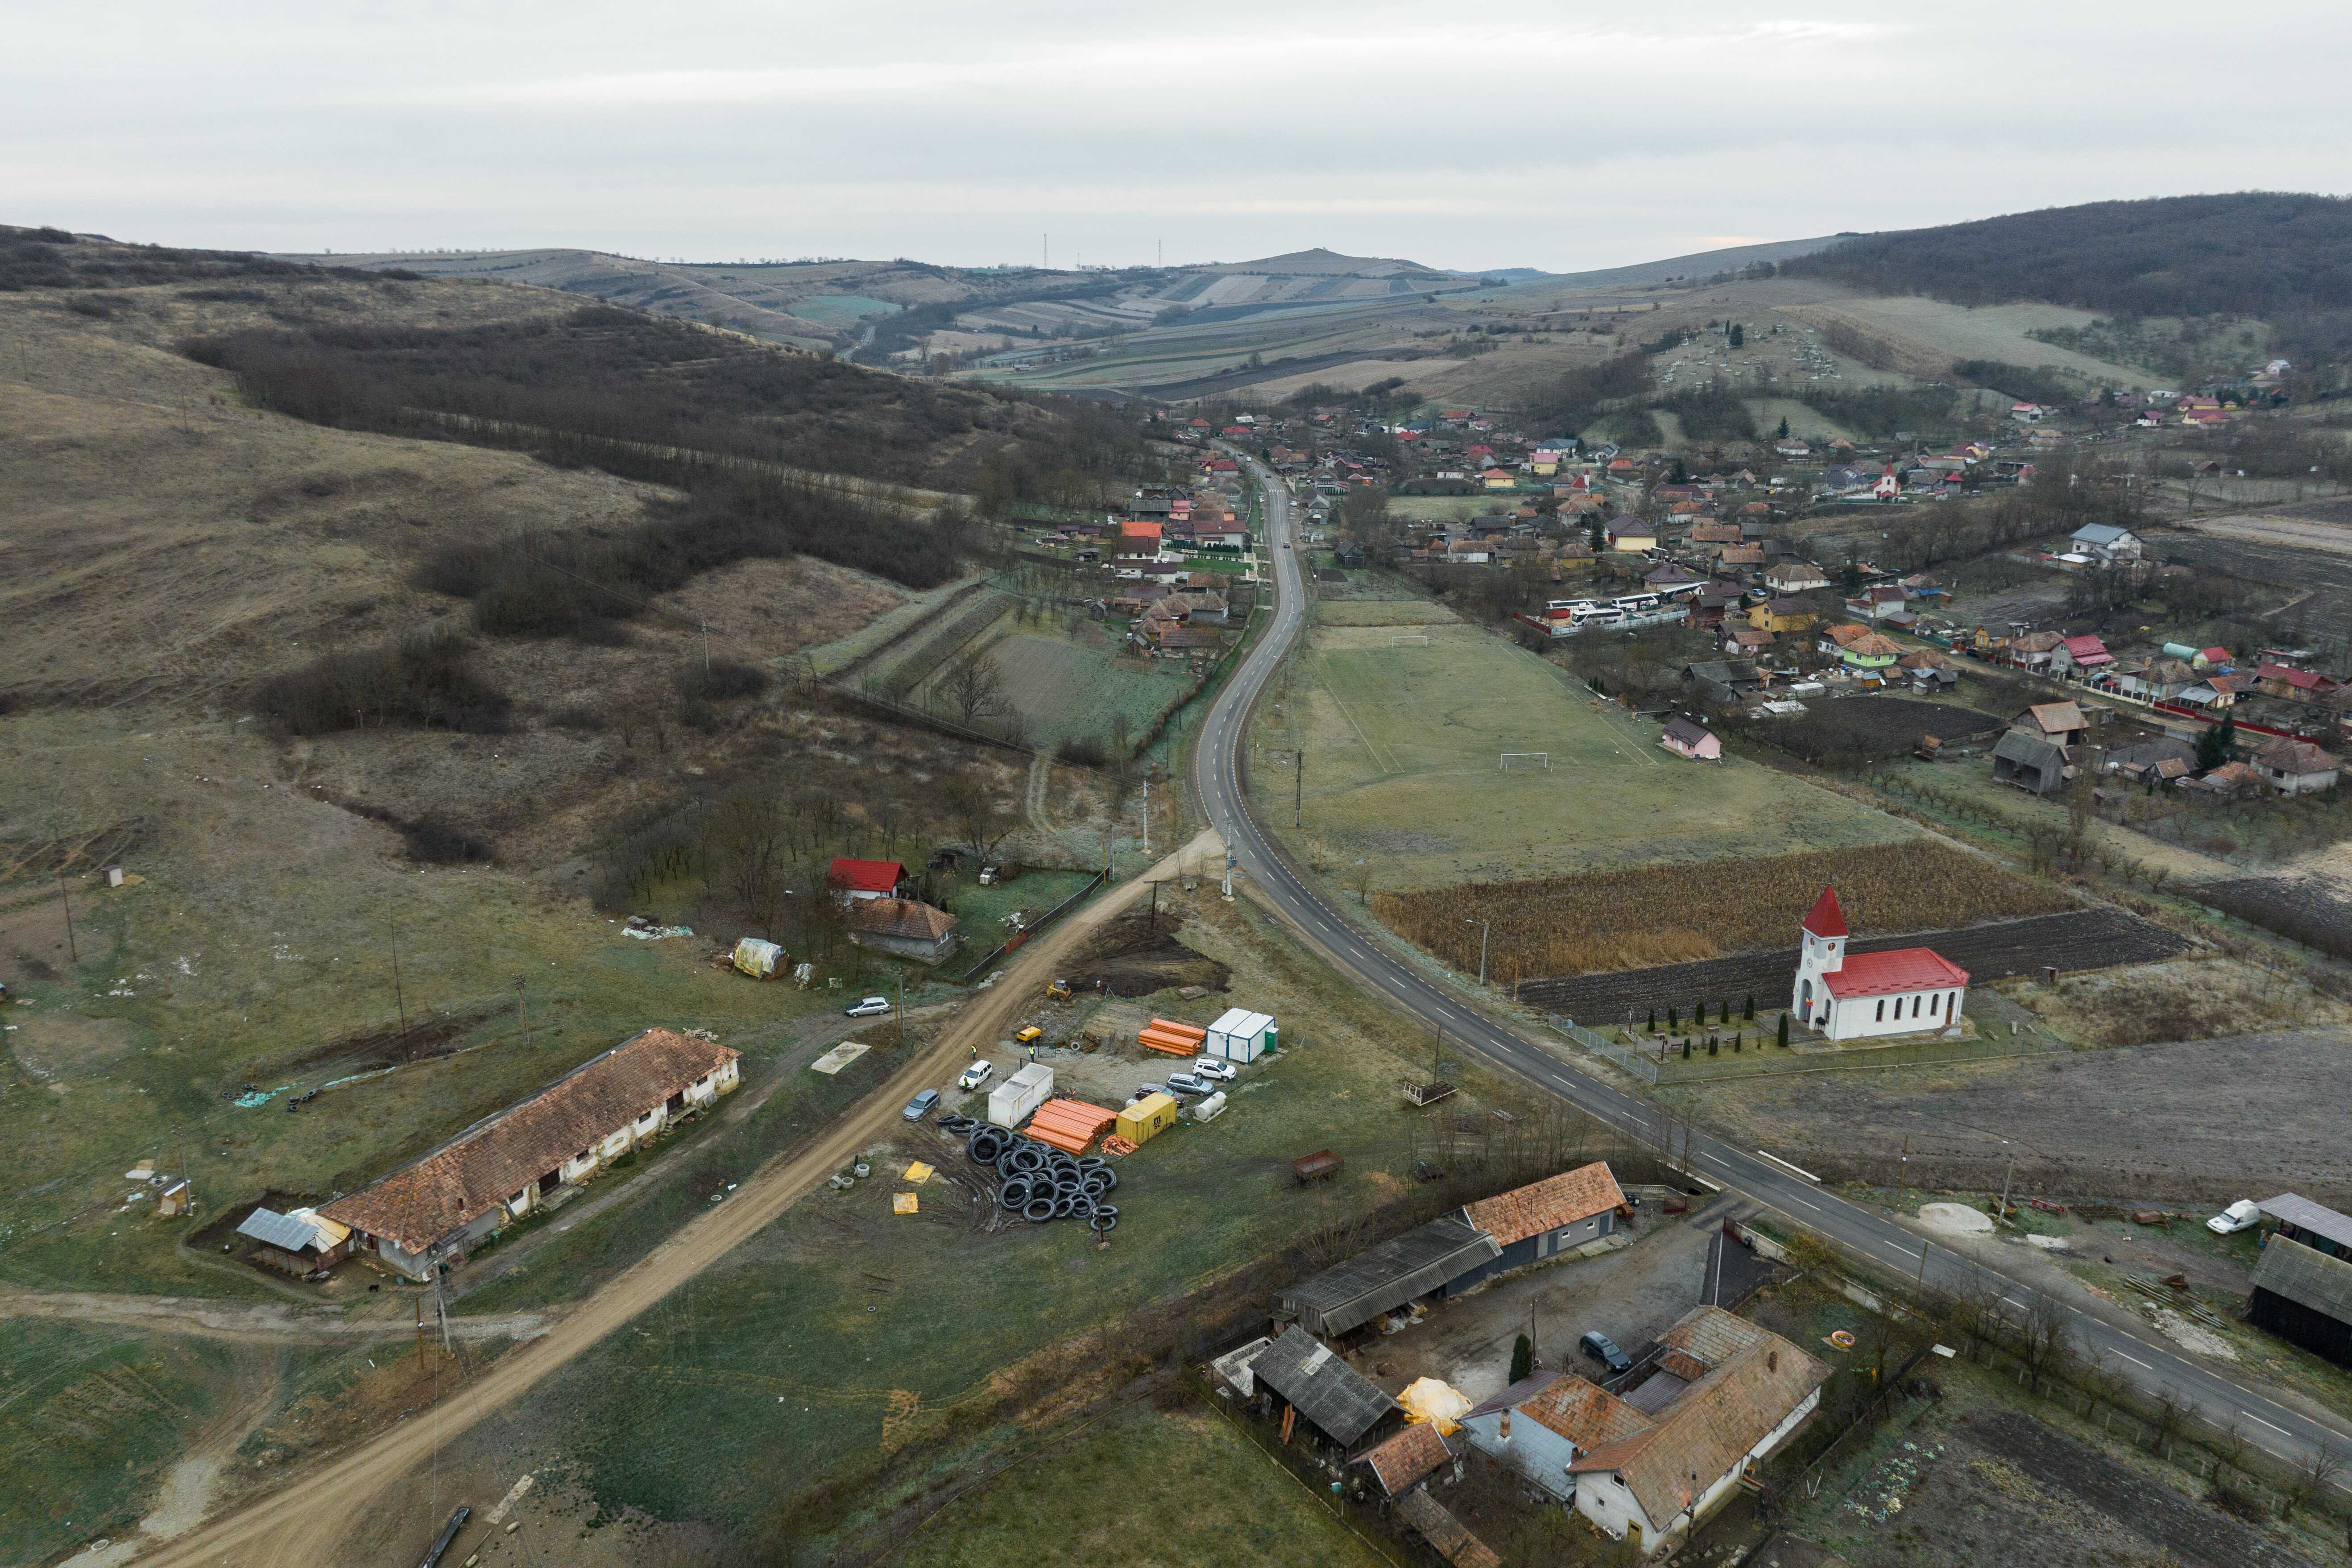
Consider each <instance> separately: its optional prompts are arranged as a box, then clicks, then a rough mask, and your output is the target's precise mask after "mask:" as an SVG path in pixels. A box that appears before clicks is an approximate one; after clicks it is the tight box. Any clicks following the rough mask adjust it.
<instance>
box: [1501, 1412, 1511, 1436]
mask: <svg viewBox="0 0 2352 1568" xmlns="http://www.w3.org/2000/svg"><path fill="white" fill-rule="evenodd" d="M1502 1431H1503V1441H1504V1442H1506V1443H1507V1442H1509V1441H1510V1440H1511V1413H1510V1412H1509V1411H1508V1410H1506V1411H1504V1412H1503V1420H1502Z"/></svg>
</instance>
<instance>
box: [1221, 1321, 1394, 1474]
mask: <svg viewBox="0 0 2352 1568" xmlns="http://www.w3.org/2000/svg"><path fill="white" fill-rule="evenodd" d="M1250 1373H1251V1375H1252V1376H1253V1377H1255V1379H1256V1380H1257V1381H1258V1382H1259V1383H1261V1384H1265V1386H1266V1387H1267V1388H1270V1389H1272V1390H1273V1391H1274V1392H1275V1393H1276V1394H1280V1395H1281V1396H1282V1397H1283V1398H1284V1399H1286V1400H1287V1401H1289V1402H1290V1404H1291V1405H1293V1406H1294V1407H1296V1408H1297V1411H1298V1414H1299V1415H1303V1416H1305V1417H1306V1418H1307V1420H1308V1421H1310V1422H1312V1423H1313V1424H1314V1426H1315V1428H1316V1430H1318V1431H1319V1432H1321V1433H1322V1434H1323V1435H1324V1436H1327V1437H1328V1438H1330V1439H1331V1440H1332V1441H1333V1442H1335V1443H1338V1444H1339V1445H1340V1446H1341V1447H1354V1446H1355V1444H1356V1443H1357V1441H1358V1440H1359V1439H1360V1438H1361V1437H1362V1436H1364V1434H1366V1433H1367V1432H1370V1430H1372V1428H1373V1427H1375V1426H1379V1425H1380V1424H1381V1421H1383V1420H1385V1419H1386V1418H1388V1417H1389V1416H1391V1415H1402V1414H1403V1411H1402V1409H1400V1408H1399V1406H1398V1405H1397V1402H1396V1401H1395V1400H1393V1399H1391V1398H1390V1397H1389V1396H1388V1395H1387V1394H1382V1393H1381V1390H1380V1386H1379V1385H1378V1384H1375V1383H1373V1382H1372V1381H1371V1379H1370V1378H1368V1377H1366V1376H1365V1375H1364V1374H1363V1373H1360V1372H1358V1371H1357V1370H1356V1369H1355V1368H1354V1367H1352V1366H1349V1364H1348V1363H1346V1362H1344V1361H1342V1360H1340V1359H1339V1352H1336V1351H1334V1350H1332V1349H1331V1347H1330V1346H1328V1345H1327V1344H1325V1343H1324V1342H1322V1341H1320V1340H1318V1339H1317V1338H1316V1337H1315V1336H1314V1335H1313V1334H1310V1333H1308V1332H1307V1331H1306V1330H1305V1329H1302V1328H1300V1327H1299V1326H1298V1325H1297V1324H1296V1323H1293V1324H1292V1325H1291V1326H1290V1327H1288V1328H1286V1329H1285V1330H1283V1331H1282V1334H1281V1336H1280V1337H1279V1338H1277V1339H1276V1341H1275V1342H1274V1343H1272V1344H1270V1345H1268V1346H1267V1347H1266V1348H1265V1350H1264V1351H1263V1352H1260V1353H1259V1355H1258V1358H1257V1360H1255V1362H1253V1363H1250Z"/></svg>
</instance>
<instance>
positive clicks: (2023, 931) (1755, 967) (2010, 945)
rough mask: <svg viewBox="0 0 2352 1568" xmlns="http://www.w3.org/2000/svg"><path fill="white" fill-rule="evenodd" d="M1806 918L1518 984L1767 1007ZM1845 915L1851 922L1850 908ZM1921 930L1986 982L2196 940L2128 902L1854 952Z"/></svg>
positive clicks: (1780, 989) (1623, 1000)
mask: <svg viewBox="0 0 2352 1568" xmlns="http://www.w3.org/2000/svg"><path fill="white" fill-rule="evenodd" d="M2032 885H2033V886H2039V884H2032ZM1803 918H1804V911H1803V910H1802V909H1799V910H1796V912H1794V913H1792V914H1791V915H1790V917H1789V924H1788V925H1787V926H1786V927H1784V928H1783V930H1782V934H1781V937H1780V940H1781V941H1782V942H1787V943H1788V945H1787V946H1785V947H1783V948H1781V949H1780V950H1779V951H1778V952H1751V953H1743V954H1741V955H1739V956H1738V957H1734V958H1710V959H1702V960H1699V961H1697V962H1695V963H1675V964H1658V965H1653V966H1649V967H1644V968H1641V969H1619V970H1613V971H1604V972H1597V973H1587V974H1583V975H1579V976H1575V977H1572V978H1568V979H1544V980H1528V981H1525V982H1523V983H1521V984H1520V985H1519V987H1518V994H1519V996H1520V998H1521V999H1522V1000H1524V1001H1527V1002H1528V1003H1530V1004H1532V1005H1538V1006H1542V1007H1548V1008H1550V1009H1551V1010H1553V1011H1555V1012H1559V1013H1564V1014H1566V1015H1568V1016H1570V1017H1571V1018H1591V1019H1611V1018H1622V1017H1623V1016H1625V1015H1626V1013H1627V1011H1628V1010H1629V1009H1638V1008H1644V1007H1651V1006H1664V1005H1669V1004H1680V1003H1683V1002H1685V1001H1687V1000H1688V999H1690V998H1692V997H1706V998H1708V999H1710V1000H1719V999H1721V998H1724V997H1730V998H1733V999H1739V998H1743V997H1745V996H1746V995H1747V994H1748V993H1749V992H1753V993H1755V994H1756V996H1757V998H1758V1000H1759V1005H1764V1004H1765V1002H1766V1001H1767V999H1769V998H1776V997H1780V996H1782V995H1785V994H1788V990H1789V987H1790V984H1791V983H1792V979H1793V976H1794V975H1795V973H1796V966H1797V957H1796V954H1797V948H1796V942H1795V940H1794V938H1795V931H1796V922H1797V921H1800V920H1801V919H1803ZM1846 918H1847V920H1848V921H1849V922H1851V921H1853V913H1852V911H1851V910H1848V913H1847V917H1846ZM1856 929H1857V930H1861V929H1864V928H1862V927H1859V926H1857V927H1856ZM1923 938H1927V939H1929V940H1931V941H1932V944H1933V945H1934V947H1935V948H1936V950H1937V952H1941V953H1942V954H1944V956H1945V957H1947V958H1948V959H1950V960H1951V961H1952V962H1953V963H1957V964H1958V965H1959V966H1960V967H1961V968H1963V969H1965V970H1967V971H1968V972H1969V978H1970V979H1971V981H1973V982H1975V983H1977V984H1985V983H1988V982H1990V981H1994V980H2002V979H2007V978H2010V977H2011V976H2015V975H2021V974H2038V973H2041V971H2042V966H2043V965H2044V964H2056V965H2058V966H2059V967H2060V968H2061V969H2067V970H2083V969H2107V968H2113V967H2116V966H2118V965H2123V964H2133V963H2158V962H2160V961H2162V960H2165V959H2169V958H2174V957H2177V956H2179V954H2181V953H2182V952H2187V951H2189V942H2188V941H2187V939H2185V938H2182V937H2179V936H2175V935H2174V934H2173V933H2172V932H2170V931H2166V930H2165V929H2164V928H2163V927H2161V926H2156V925H2150V924H2149V923H2148V922H2147V921H2143V920H2139V919H2137V918H2136V917H2134V916H2131V915H2127V914H2126V913H2124V912H2123V911H2122V910H2108V909H2087V910H2068V911H2066V912H2064V913H2062V914H2048V915H2032V916H2028V917H2026V918H2025V919H2022V920H1996V921H1988V922H1987V923H1985V924H1983V925H1974V926H1962V927H1960V928H1958V930H1948V931H1932V932H1929V931H1913V932H1910V933H1908V934H1906V935H1903V936H1871V937H1856V938H1855V939H1854V940H1853V942H1850V943H1849V944H1848V945H1847V949H1846V951H1848V952H1877V951H1882V950H1884V949H1886V948H1890V947H1916V946H1918V945H1919V944H1920V942H1921V941H1922V939H1923ZM1473 962H1474V963H1475V953H1474V955H1473ZM1773 1005H1778V1004H1777V1003H1774V1004H1773Z"/></svg>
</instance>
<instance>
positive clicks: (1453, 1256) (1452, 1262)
mask: <svg viewBox="0 0 2352 1568" xmlns="http://www.w3.org/2000/svg"><path fill="white" fill-rule="evenodd" d="M1502 1255H1503V1249H1502V1248H1501V1247H1499V1246H1497V1245H1496V1241H1495V1238H1494V1237H1491V1236H1489V1235H1487V1234H1486V1232H1485V1231H1482V1230H1478V1229H1475V1228H1474V1227H1473V1226H1469V1225H1467V1224H1465V1222H1464V1221H1462V1220H1461V1219H1460V1218H1458V1217H1454V1216H1450V1215H1449V1216H1448V1217H1446V1218H1444V1219H1433V1220H1432V1221H1430V1222H1429V1223H1428V1224H1427V1225H1424V1226H1416V1227H1415V1228H1413V1229H1412V1230H1409V1231H1406V1232H1405V1233H1404V1234H1403V1235H1402V1236H1400V1237H1394V1238H1392V1239H1391V1240H1388V1241H1384V1242H1382V1243H1381V1244H1380V1245H1379V1246H1378V1247H1371V1248H1370V1249H1368V1250H1366V1251H1364V1252H1360V1253H1358V1254H1357V1255H1356V1256H1355V1257H1353V1258H1349V1259H1348V1260H1347V1261H1346V1262H1345V1263H1341V1264H1338V1265H1335V1266H1334V1267H1332V1268H1327V1269H1325V1270H1324V1271H1323V1272H1322V1273H1320V1274H1318V1275H1317V1276H1315V1278H1313V1279H1309V1280H1307V1281H1305V1282H1304V1283H1302V1284H1298V1285H1294V1286H1292V1287H1290V1288H1289V1289H1286V1290H1284V1291H1282V1292H1280V1293H1279V1294H1277V1295H1276V1297H1275V1299H1274V1304H1275V1308H1276V1310H1277V1311H1283V1310H1287V1311H1292V1312H1296V1313H1297V1315H1298V1321H1300V1322H1301V1323H1302V1324H1304V1325H1306V1326H1307V1328H1308V1329H1310V1330H1312V1331H1314V1332H1316V1333H1320V1334H1344V1333H1346V1332H1347V1331H1349V1330H1350V1329H1353V1328H1356V1327H1358V1326H1360V1325H1361V1324H1364V1323H1368V1322H1370V1321H1372V1319H1374V1318H1376V1317H1378V1316H1379V1315H1380V1314H1381V1313H1382V1312H1385V1311H1388V1310H1391V1309H1392V1308H1396V1307H1402V1306H1403V1305H1404V1304H1405V1303H1406V1302H1407V1301H1410V1300H1413V1299H1415V1298H1416V1297H1420V1296H1426V1295H1427V1294H1429V1292H1431V1291H1432V1290H1434V1289H1437V1288H1438V1287H1440V1286H1442V1285H1444V1284H1445V1283H1446V1282H1447V1281H1448V1280H1451V1279H1457V1278H1459V1277H1460V1276H1462V1275H1464V1274H1466V1273H1468V1272H1469V1271H1470V1270H1471V1269H1473V1268H1476V1267H1477V1266H1478V1265H1479V1264H1482V1263H1488V1262H1492V1261H1493V1260H1494V1259H1496V1258H1500V1257H1501V1256H1502Z"/></svg>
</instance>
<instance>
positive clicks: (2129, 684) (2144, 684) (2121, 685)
mask: <svg viewBox="0 0 2352 1568" xmlns="http://www.w3.org/2000/svg"><path fill="white" fill-rule="evenodd" d="M2104 684H2105V686H2106V687H2107V688H2108V689H2112V690H2113V691H2115V692H2116V693H2117V694H2118V695H2119V696H2124V697H2128V698H2130V699H2132V700H2134V701H2137V702H2169V701H2171V700H2173V699H2174V698H2176V697H2178V696H2179V695H2180V694H2181V693H2182V692H2184V691H2186V690H2188V689H2189V688H2190V687H2192V686H2194V685H2196V684H2197V672H2196V671H2195V670H2193V669H2191V668H2189V666H2187V665H2186V664H2183V663H2182V662H2181V661H2180V660H2179V659H2177V658H2153V659H2149V660H2147V661H2146V662H2145V663H2140V662H2134V663H2132V664H2130V665H2127V666H2126V665H2118V666H2117V667H2116V668H2114V669H2112V670H2111V671H2110V672H2109V674H2108V679H2107V680H2106V681H2105V682H2104Z"/></svg>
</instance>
